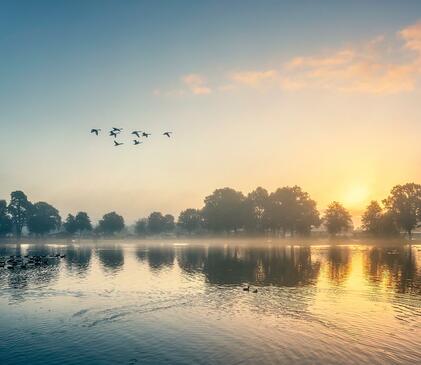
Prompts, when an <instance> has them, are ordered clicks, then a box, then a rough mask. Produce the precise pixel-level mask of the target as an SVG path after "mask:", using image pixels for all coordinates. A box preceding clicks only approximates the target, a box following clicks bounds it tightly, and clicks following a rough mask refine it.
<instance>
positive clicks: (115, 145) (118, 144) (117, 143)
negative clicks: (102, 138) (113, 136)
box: [114, 141, 124, 147]
mask: <svg viewBox="0 0 421 365" xmlns="http://www.w3.org/2000/svg"><path fill="white" fill-rule="evenodd" d="M122 144H124V143H123V142H120V143H119V142H117V141H114V147H118V146H121V145H122Z"/></svg>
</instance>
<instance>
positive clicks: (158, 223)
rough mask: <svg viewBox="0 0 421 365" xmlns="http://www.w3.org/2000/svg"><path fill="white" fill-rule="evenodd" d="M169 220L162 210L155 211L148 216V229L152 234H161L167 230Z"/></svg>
mask: <svg viewBox="0 0 421 365" xmlns="http://www.w3.org/2000/svg"><path fill="white" fill-rule="evenodd" d="M166 228H167V221H166V219H165V217H164V216H163V215H162V213H161V212H153V213H151V214H150V215H149V217H148V229H149V231H150V232H151V233H152V234H159V233H162V232H164V231H165V230H166Z"/></svg>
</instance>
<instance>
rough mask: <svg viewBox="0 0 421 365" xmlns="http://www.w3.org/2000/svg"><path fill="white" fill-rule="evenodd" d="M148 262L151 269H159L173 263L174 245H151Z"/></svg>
mask: <svg viewBox="0 0 421 365" xmlns="http://www.w3.org/2000/svg"><path fill="white" fill-rule="evenodd" d="M147 253H148V263H149V267H150V268H152V269H156V270H160V269H162V268H164V267H167V266H172V265H173V264H174V258H175V254H174V247H172V246H151V247H149V249H148V251H147Z"/></svg>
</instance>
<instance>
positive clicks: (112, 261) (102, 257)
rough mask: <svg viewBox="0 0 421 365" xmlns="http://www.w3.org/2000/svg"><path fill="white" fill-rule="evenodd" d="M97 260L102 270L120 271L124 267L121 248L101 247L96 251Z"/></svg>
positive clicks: (115, 246) (114, 246)
mask: <svg viewBox="0 0 421 365" xmlns="http://www.w3.org/2000/svg"><path fill="white" fill-rule="evenodd" d="M97 254H98V258H99V261H100V263H101V264H102V266H103V267H104V269H106V270H108V271H117V270H120V269H121V268H122V267H123V265H124V254H123V250H122V248H121V246H119V245H113V246H111V247H101V248H100V249H98V250H97Z"/></svg>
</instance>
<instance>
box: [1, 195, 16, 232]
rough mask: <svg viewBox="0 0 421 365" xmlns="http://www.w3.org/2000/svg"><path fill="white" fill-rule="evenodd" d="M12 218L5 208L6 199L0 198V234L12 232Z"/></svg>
mask: <svg viewBox="0 0 421 365" xmlns="http://www.w3.org/2000/svg"><path fill="white" fill-rule="evenodd" d="M12 227H13V223H12V218H11V216H10V214H9V212H8V210H7V203H6V200H0V236H4V235H6V234H8V233H11V232H12Z"/></svg>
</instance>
